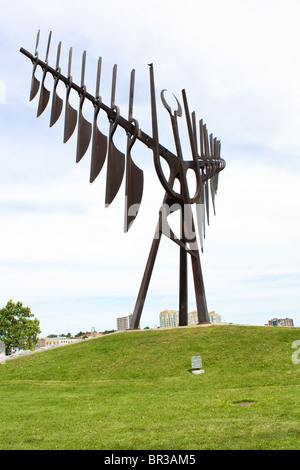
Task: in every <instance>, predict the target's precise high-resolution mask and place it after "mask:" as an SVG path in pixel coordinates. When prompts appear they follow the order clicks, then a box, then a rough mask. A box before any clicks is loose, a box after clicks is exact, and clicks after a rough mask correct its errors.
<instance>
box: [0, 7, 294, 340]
mask: <svg viewBox="0 0 300 470" xmlns="http://www.w3.org/2000/svg"><path fill="white" fill-rule="evenodd" d="M299 17H300V3H299V2H298V0H286V1H285V2H282V1H280V0H259V1H258V0H251V1H248V0H244V1H243V2H241V1H238V0H227V1H226V2H224V1H223V0H186V1H185V2H181V1H178V0H173V1H169V0H163V1H161V0H160V1H158V0H152V1H151V2H148V1H144V0H140V1H139V2H137V1H135V0H133V1H131V2H129V3H128V2H124V1H121V0H114V1H113V2H106V1H102V0H97V1H93V0H86V2H84V3H82V2H79V1H77V0H73V1H69V0H65V1H64V2H61V1H58V0H53V1H52V2H48V1H47V2H46V1H37V0H28V1H26V0H23V1H21V0H11V1H10V2H5V4H4V5H2V7H1V18H0V51H1V53H0V169H1V170H0V224H1V225H0V227H1V228H0V308H2V307H4V306H5V305H6V303H7V301H8V300H9V299H12V300H13V301H14V302H17V301H22V302H23V304H24V305H25V306H29V307H30V308H31V311H32V313H34V315H35V316H36V317H37V318H38V319H39V320H40V328H41V331H42V333H41V335H48V334H62V333H65V334H66V333H68V332H70V333H71V334H76V333H77V332H79V331H89V330H91V328H92V327H94V328H95V329H96V331H104V330H107V329H116V326H117V325H116V318H117V317H119V316H125V315H128V314H130V313H132V312H133V310H134V306H135V301H136V297H137V294H138V290H139V286H140V282H141V278H142V275H143V272H144V267H145V264H146V261H147V257H148V252H149V249H150V246H151V242H152V238H153V236H154V232H155V227H156V223H157V218H158V212H159V208H160V205H161V203H162V200H163V197H164V190H163V188H162V186H161V185H160V183H159V181H158V178H157V175H156V172H155V168H154V163H153V154H152V152H151V151H150V150H149V149H147V148H146V147H145V146H144V145H143V144H142V143H141V142H137V143H136V144H135V145H134V147H133V149H132V158H133V160H134V161H135V163H136V164H137V165H138V166H139V167H140V168H141V169H142V170H143V172H144V185H145V187H144V194H143V199H142V204H141V208H140V212H139V214H138V217H137V219H136V220H135V222H134V224H133V226H132V227H131V229H130V230H129V232H128V233H126V234H125V233H124V230H123V213H124V195H125V189H124V182H123V184H122V187H121V189H120V191H119V193H118V195H117V197H116V199H115V200H114V201H113V203H112V204H111V205H110V207H108V208H105V203H104V201H105V180H106V165H105V166H104V168H103V170H102V172H101V174H100V175H99V176H98V178H97V179H96V180H95V181H94V183H93V184H90V183H89V171H90V151H91V149H90V148H89V149H88V151H87V153H86V155H85V156H84V158H83V159H82V160H81V161H80V162H79V163H77V164H76V163H75V159H76V140H77V139H76V132H75V133H74V135H73V136H72V138H71V139H70V140H69V141H68V142H67V143H66V144H64V143H63V125H64V113H63V114H62V116H61V117H60V119H59V121H58V122H57V123H56V124H55V126H53V127H52V128H50V127H49V120H50V112H51V102H50V103H49V105H48V107H47V108H46V110H45V111H44V113H43V114H42V115H41V116H40V117H39V118H37V117H36V112H37V106H38V99H39V94H38V95H37V97H36V98H35V99H34V100H33V101H32V102H29V91H30V82H31V75H32V64H31V61H30V60H29V59H28V58H26V57H25V56H24V55H23V54H21V53H20V48H21V47H23V48H24V49H26V50H28V51H29V52H31V53H34V51H35V41H36V34H37V31H38V30H39V29H40V31H41V35H40V43H39V49H38V50H39V56H40V58H41V59H42V60H44V59H45V55H46V46H47V40H48V34H49V31H52V42H51V47H50V52H49V64H50V65H51V66H52V67H55V62H56V51H57V45H58V43H59V41H62V51H61V68H62V73H63V74H64V75H67V64H68V52H69V48H70V47H73V63H72V76H73V80H74V82H76V83H78V84H80V78H81V75H80V74H81V70H80V69H81V58H82V53H83V51H84V50H86V51H87V62H86V75H85V80H86V86H87V90H88V91H89V92H90V93H91V94H94V92H95V91H94V90H95V80H96V70H97V61H98V57H100V56H101V57H102V73H101V85H100V95H101V96H102V100H103V102H104V103H105V104H107V105H109V104H110V91H111V77H112V68H113V66H114V64H117V65H118V73H117V90H116V104H117V105H118V106H119V107H120V111H121V115H122V116H124V117H127V114H128V95H129V83H130V82H129V80H130V72H131V70H132V69H135V71H136V86H135V99H134V108H133V112H134V117H135V118H136V119H137V120H138V122H139V127H140V128H141V129H142V130H143V131H144V132H145V133H147V134H148V135H152V134H151V133H152V127H151V108H150V88H149V67H148V64H149V63H153V64H154V73H155V84H156V92H157V96H158V98H157V108H158V123H159V124H158V125H159V138H160V142H161V144H162V145H164V146H165V147H167V148H168V149H170V150H171V151H173V152H174V148H175V147H174V141H173V137H172V133H171V125H170V121H169V116H168V113H167V112H166V110H165V109H164V108H163V106H162V104H161V102H160V101H159V92H160V90H162V89H167V90H168V92H169V93H174V94H175V95H176V97H178V99H179V101H180V100H181V96H182V95H181V92H182V89H185V90H186V93H187V97H188V102H189V106H190V110H191V111H192V110H195V112H196V115H197V119H201V118H203V120H204V122H205V123H206V124H207V127H208V130H209V132H212V133H213V134H214V136H217V138H218V139H220V141H221V145H222V147H221V156H222V158H224V159H225V161H226V168H225V170H224V171H222V172H221V174H220V177H219V188H218V194H217V197H216V216H212V217H211V219H210V225H209V227H208V228H207V231H206V239H205V242H204V252H203V254H201V265H202V271H203V277H204V283H205V291H206V298H207V304H208V310H209V311H211V310H215V311H216V312H217V313H219V314H220V315H221V317H222V321H223V322H226V323H227V322H228V323H235V324H236V323H238V324H249V325H251V324H252V325H264V324H266V323H267V321H268V320H270V319H271V318H274V317H277V318H285V317H289V318H292V319H293V320H294V324H295V326H300V302H299V300H300V295H299V284H300V250H299V239H300V224H299V219H300V217H299V216H300V208H299V196H300V185H299V181H300V179H299V177H300V140H299V133H300V54H299V44H300V29H299ZM37 76H38V77H39V78H41V71H40V70H39V71H38V73H37ZM46 87H47V88H48V89H49V90H50V91H51V93H52V87H53V79H52V77H49V76H48V77H47V79H46ZM58 93H59V94H60V96H61V97H63V98H64V96H65V87H64V86H63V85H62V84H61V86H60V87H59V88H58ZM71 103H72V105H73V106H74V107H78V104H79V102H78V96H77V95H76V93H74V92H73V93H72V94H71ZM92 112H93V110H92V106H91V105H90V106H89V103H86V104H85V107H84V114H85V116H86V119H88V120H91V119H92ZM98 125H99V127H100V128H101V130H102V132H103V133H105V134H106V135H107V134H108V129H109V127H108V120H107V118H106V115H105V113H104V112H102V113H101V112H100V115H99V121H98ZM180 133H181V134H180V135H181V139H182V145H183V150H184V158H185V159H187V160H188V159H190V158H191V155H190V149H189V145H188V139H187V130H186V125H185V120H184V119H182V120H181V121H180ZM115 143H116V145H117V147H118V148H119V149H120V150H122V151H125V148H126V134H125V132H124V131H123V130H122V129H118V130H117V132H116V135H115ZM172 223H173V224H174V227H173V226H172V227H173V228H174V230H175V232H176V230H177V229H178V227H177V228H176V220H175V221H173V222H172ZM176 233H178V230H177V232H176ZM178 259H179V253H178V247H177V246H176V245H175V244H174V243H172V242H171V241H170V240H169V239H167V238H166V237H163V239H162V242H161V245H160V248H159V252H158V256H157V259H156V263H155V267H154V271H153V276H152V279H151V283H150V286H149V290H148V294H147V298H146V302H145V305H144V309H143V314H142V317H141V327H142V328H144V327H145V326H148V327H156V326H158V325H159V312H160V311H162V310H164V309H166V308H168V309H178ZM195 306H196V305H195V299H194V292H193V282H192V275H191V272H190V271H189V311H191V310H193V309H194V308H195Z"/></svg>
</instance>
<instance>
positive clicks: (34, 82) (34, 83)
mask: <svg viewBox="0 0 300 470" xmlns="http://www.w3.org/2000/svg"><path fill="white" fill-rule="evenodd" d="M39 40H40V30H38V33H37V37H36V45H35V56H36V59H38V56H39V55H38V45H39ZM36 68H37V62H35V64H34V66H33V72H32V79H31V86H30V96H29V101H32V100H33V98H34V97H35V96H36V95H37V93H38V91H39V88H40V81H39V80H38V79H37V78H36V77H35V71H36Z"/></svg>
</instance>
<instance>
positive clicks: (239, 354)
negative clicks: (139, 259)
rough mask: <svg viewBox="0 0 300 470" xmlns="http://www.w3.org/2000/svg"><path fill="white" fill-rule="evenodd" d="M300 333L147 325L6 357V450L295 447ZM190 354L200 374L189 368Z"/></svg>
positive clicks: (2, 370) (1, 399)
mask: <svg viewBox="0 0 300 470" xmlns="http://www.w3.org/2000/svg"><path fill="white" fill-rule="evenodd" d="M299 339H300V330H299V329H297V328H276V327H273V328H265V327H254V326H247V327H245V326H237V325H220V326H208V327H193V328H177V329H173V330H156V331H152V330H146V331H140V332H136V331H134V332H124V333H119V334H114V335H109V336H105V337H102V338H98V339H94V340H90V341H86V342H83V343H78V344H73V345H70V346H66V347H61V348H57V349H54V350H51V351H44V352H40V353H36V354H33V355H30V356H26V357H23V358H16V359H12V360H10V361H6V363H5V364H4V365H0V416H1V427H0V449H109V450H112V449H113V450H116V449H121V450H125V449H135V450H138V449H151V450H154V449H164V450H174V449H184V450H195V449H299V448H300V444H299V442H300V439H299V438H300V424H299V423H300V411H299V410H300V406H299V405H300V394H299V391H300V364H293V363H292V360H291V356H292V353H293V352H294V350H293V349H292V343H293V341H296V340H299ZM193 355H201V356H202V361H203V368H204V369H205V373H204V374H202V375H199V376H195V375H193V374H191V372H190V367H191V362H190V358H191V356H193ZM240 401H254V402H255V403H253V404H251V405H246V406H241V405H236V404H235V402H240Z"/></svg>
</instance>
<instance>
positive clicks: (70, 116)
mask: <svg viewBox="0 0 300 470" xmlns="http://www.w3.org/2000/svg"><path fill="white" fill-rule="evenodd" d="M72 52H73V49H72V47H70V50H69V62H68V78H69V80H70V83H69V85H68V86H67V95H66V111H65V128H64V143H66V142H67V141H68V140H69V139H70V137H71V136H72V134H73V132H74V131H75V127H76V124H77V110H76V109H74V108H73V107H72V106H71V105H70V103H69V98H70V92H71V83H72V76H71V65H72Z"/></svg>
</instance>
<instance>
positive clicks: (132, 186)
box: [124, 69, 144, 232]
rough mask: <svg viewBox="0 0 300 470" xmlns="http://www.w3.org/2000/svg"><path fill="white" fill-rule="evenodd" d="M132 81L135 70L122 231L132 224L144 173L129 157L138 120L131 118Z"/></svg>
mask: <svg viewBox="0 0 300 470" xmlns="http://www.w3.org/2000/svg"><path fill="white" fill-rule="evenodd" d="M134 81H135V70H134V69H133V70H132V71H131V76H130V90H129V108H128V120H129V121H130V122H132V123H134V125H135V126H134V134H133V135H132V136H131V135H128V140H127V155H126V185H125V219H124V231H125V232H128V230H129V228H130V227H131V225H132V224H133V222H134V220H135V218H136V216H137V214H138V211H139V208H140V204H141V200H142V196H143V189H144V174H143V171H142V170H141V169H140V168H139V167H138V166H137V165H136V164H135V163H134V162H133V160H132V158H131V149H132V147H133V145H134V143H135V141H136V139H137V134H138V129H139V126H138V122H137V120H136V119H133V118H132V116H133V98H134Z"/></svg>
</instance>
